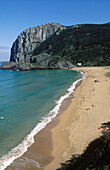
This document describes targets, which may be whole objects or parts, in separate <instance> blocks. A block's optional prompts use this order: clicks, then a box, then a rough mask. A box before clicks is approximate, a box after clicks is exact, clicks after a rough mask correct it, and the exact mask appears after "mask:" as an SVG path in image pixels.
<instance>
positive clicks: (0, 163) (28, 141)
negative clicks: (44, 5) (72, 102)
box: [0, 72, 85, 170]
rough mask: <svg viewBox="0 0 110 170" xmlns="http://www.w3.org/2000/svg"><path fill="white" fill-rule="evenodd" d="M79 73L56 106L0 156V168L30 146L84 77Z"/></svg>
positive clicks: (8, 163)
mask: <svg viewBox="0 0 110 170" xmlns="http://www.w3.org/2000/svg"><path fill="white" fill-rule="evenodd" d="M81 74H82V77H81V78H80V79H78V80H77V81H75V82H74V83H73V84H72V85H71V86H70V88H69V89H67V91H68V92H67V93H66V94H65V95H64V96H61V97H60V99H59V100H58V101H56V106H55V107H54V108H53V109H52V110H51V111H50V112H49V113H48V115H47V117H43V118H42V120H41V122H40V123H38V124H37V125H36V127H35V128H34V129H33V130H32V131H31V132H30V133H29V134H28V135H27V136H26V137H25V138H24V140H23V141H22V142H21V143H20V144H19V145H18V146H17V147H15V148H13V149H12V150H11V151H9V152H8V154H6V155H5V156H4V157H2V158H0V170H4V169H5V168H6V167H7V166H9V165H10V164H11V163H12V162H13V161H14V160H15V159H17V158H18V157H20V156H22V155H23V154H24V153H25V152H26V151H27V149H28V147H30V146H31V145H32V144H33V143H34V136H35V135H36V134H37V133H38V132H39V131H41V130H42V129H43V128H45V127H46V125H47V124H48V123H50V122H51V121H52V119H54V118H55V117H56V115H57V114H58V111H59V109H60V106H61V104H62V102H63V100H64V99H66V98H67V97H69V95H70V94H72V93H73V92H74V89H75V87H76V84H77V83H78V82H80V81H81V80H82V79H84V78H85V75H84V73H83V72H81ZM36 165H37V166H38V167H40V165H39V164H38V163H36Z"/></svg>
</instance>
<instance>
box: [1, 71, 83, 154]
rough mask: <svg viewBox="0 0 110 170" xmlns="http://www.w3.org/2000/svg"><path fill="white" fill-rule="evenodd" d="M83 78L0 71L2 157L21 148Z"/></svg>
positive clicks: (69, 74)
mask: <svg viewBox="0 0 110 170" xmlns="http://www.w3.org/2000/svg"><path fill="white" fill-rule="evenodd" d="M80 77H81V74H79V72H77V71H72V70H33V71H23V72H22V71H8V70H0V157H3V156H4V155H5V154H7V153H8V152H9V151H10V150H11V149H12V148H14V147H15V146H17V145H18V144H19V143H20V142H21V141H22V140H23V139H24V137H25V136H27V135H28V134H29V133H30V131H31V130H32V129H33V128H34V127H35V126H36V125H37V124H38V123H39V122H40V120H41V118H42V117H45V116H46V115H47V114H48V113H49V112H50V110H52V109H53V108H54V107H55V105H56V102H55V101H57V100H58V99H59V98H60V97H61V96H63V95H64V94H65V93H67V89H68V88H69V87H70V85H71V84H72V83H73V82H74V81H76V80H78V79H79V78H80ZM13 100H14V101H13Z"/></svg>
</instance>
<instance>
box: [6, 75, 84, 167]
mask: <svg viewBox="0 0 110 170" xmlns="http://www.w3.org/2000/svg"><path fill="white" fill-rule="evenodd" d="M80 74H81V77H80V78H79V79H78V80H76V81H75V82H73V83H72V84H71V85H70V87H69V88H68V89H67V92H66V94H64V95H63V96H61V97H60V98H59V99H58V101H57V102H56V106H55V107H54V108H53V109H52V110H51V111H50V112H49V113H48V115H47V117H46V118H45V120H44V121H43V122H41V123H39V124H38V125H37V126H38V127H39V128H40V129H36V128H37V126H36V127H35V128H34V129H33V130H32V131H31V132H30V133H29V135H28V136H26V137H25V138H24V140H23V141H22V142H21V144H23V143H25V142H26V140H28V138H30V137H31V138H30V139H31V141H30V142H29V140H28V141H27V142H28V149H27V150H26V148H24V149H25V151H23V152H24V153H23V154H22V151H20V150H18V152H19V151H20V153H18V154H17V155H15V156H16V157H15V156H14V155H13V150H15V152H16V153H17V150H16V149H17V148H19V145H20V144H19V145H18V146H17V147H16V148H14V149H12V156H11V152H10V154H9V155H10V156H11V157H9V159H11V160H12V161H13V162H12V163H10V162H11V160H8V159H7V161H8V162H9V163H10V165H8V166H7V167H6V169H10V167H11V168H12V169H13V166H14V164H16V165H15V167H16V166H17V165H18V164H19V163H18V162H19V161H18V160H19V158H20V161H21V160H22V162H23V164H25V163H26V164H28V163H27V158H26V160H24V159H25V158H22V156H24V155H25V153H28V150H30V148H31V146H33V145H34V143H36V142H38V138H37V140H36V141H35V142H34V138H36V135H38V136H39V134H40V133H41V132H42V131H43V130H44V129H45V128H47V127H48V126H52V127H53V125H54V124H56V123H53V122H55V120H54V119H56V117H57V115H58V114H59V113H60V112H61V109H60V108H62V105H63V106H64V105H65V100H68V98H71V97H72V93H74V90H75V89H76V87H77V86H78V84H79V82H80V81H82V79H83V78H84V77H85V75H84V74H83V73H82V72H80ZM70 96H71V97H70ZM68 101H69V100H68ZM62 103H63V104H62ZM66 105H69V104H68V102H67V103H66ZM66 108H67V106H66ZM66 108H65V109H66ZM63 110H64V108H63ZM42 123H44V125H43V128H42V127H40V124H42ZM51 123H52V125H50V124H51ZM54 126H55V125H54ZM36 131H37V133H36V134H35V132H36ZM32 132H34V134H35V135H34V136H33V135H32ZM41 134H42V133H41ZM29 136H30V137H29ZM43 136H45V135H43ZM33 137H34V138H33ZM20 147H21V146H20ZM19 149H20V148H19ZM24 149H23V150H24ZM37 150H38V148H37ZM44 150H45V149H44ZM19 154H20V156H19ZM26 157H30V156H26ZM35 157H36V156H35ZM38 160H39V159H38ZM38 160H37V161H36V160H34V161H33V160H32V159H31V160H29V161H30V162H31V164H33V163H34V164H35V166H36V167H40V165H39V163H37V162H40V161H38ZM24 162H25V163H24ZM41 162H42V161H41ZM40 164H41V163H40ZM15 167H14V169H15ZM23 167H24V165H23ZM23 169H24V168H23ZM26 169H27V168H26Z"/></svg>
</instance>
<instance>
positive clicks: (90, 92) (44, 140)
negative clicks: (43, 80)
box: [7, 67, 110, 170]
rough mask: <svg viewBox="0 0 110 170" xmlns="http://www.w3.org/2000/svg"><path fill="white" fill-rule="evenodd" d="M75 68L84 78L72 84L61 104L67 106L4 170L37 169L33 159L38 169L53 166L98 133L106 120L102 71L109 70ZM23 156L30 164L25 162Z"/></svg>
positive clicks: (107, 89) (108, 106)
mask: <svg viewBox="0 0 110 170" xmlns="http://www.w3.org/2000/svg"><path fill="white" fill-rule="evenodd" d="M77 70H82V71H83V72H84V73H85V74H86V78H85V79H84V80H83V81H82V83H81V85H80V86H78V87H77V88H76V90H75V92H74V97H73V98H72V97H70V98H71V102H70V99H67V100H66V101H65V102H64V104H63V105H62V106H65V103H69V106H68V107H66V108H65V109H64V110H63V108H62V112H61V114H59V115H58V116H57V117H56V119H55V120H54V121H52V122H51V123H50V124H48V125H47V127H46V128H45V129H43V130H42V131H41V132H39V133H38V134H37V135H36V136H35V143H34V144H33V145H32V146H31V147H30V148H29V149H28V151H27V152H26V153H25V154H24V155H23V156H22V157H20V158H18V159H16V160H15V161H14V162H13V164H12V165H11V166H10V167H8V168H7V169H8V170H12V169H14V170H15V169H17V168H20V170H22V169H23V170H25V169H27V170H34V169H39V168H36V164H34V163H33V160H34V161H35V162H39V163H40V165H41V167H42V168H41V169H44V170H55V169H56V168H59V167H60V163H63V162H65V161H66V160H68V159H70V158H71V156H72V155H73V154H81V153H82V152H83V151H84V150H85V149H86V147H87V146H88V144H89V143H90V142H91V141H93V140H94V139H96V138H98V137H99V136H101V135H102V133H101V129H100V130H99V129H98V128H99V127H100V126H101V124H102V123H104V122H108V121H110V78H108V77H106V76H105V75H104V74H105V72H107V71H109V70H108V69H107V68H104V67H88V68H77ZM96 80H98V81H96ZM68 100H69V102H68ZM26 159H27V160H28V161H29V160H30V164H27V165H26V161H24V160H26ZM22 160H23V161H22ZM23 162H25V163H24V164H23Z"/></svg>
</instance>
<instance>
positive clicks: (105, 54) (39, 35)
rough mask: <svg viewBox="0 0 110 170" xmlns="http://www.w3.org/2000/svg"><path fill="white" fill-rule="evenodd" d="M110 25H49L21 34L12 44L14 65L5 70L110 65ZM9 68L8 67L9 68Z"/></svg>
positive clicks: (11, 60)
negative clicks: (78, 64)
mask: <svg viewBox="0 0 110 170" xmlns="http://www.w3.org/2000/svg"><path fill="white" fill-rule="evenodd" d="M109 37H110V24H109V23H105V24H77V25H72V26H62V25H60V24H58V23H46V24H43V25H41V26H37V27H32V28H29V29H26V30H24V31H23V32H22V33H20V34H19V36H18V37H17V39H16V40H15V42H14V43H13V45H12V48H11V56H10V63H12V62H13V63H14V65H13V64H11V66H9V65H10V64H5V63H4V64H3V66H2V68H10V67H11V68H12V69H14V70H17V69H18V70H30V69H37V68H40V69H43V68H71V67H73V66H76V65H77V63H78V62H81V63H82V65H83V66H103V65H110V39H109ZM6 65H7V66H9V67H7V66H6Z"/></svg>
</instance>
